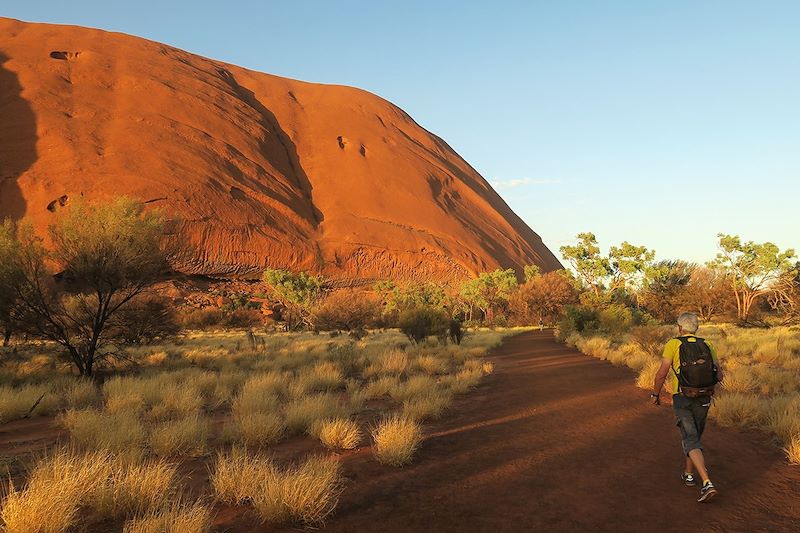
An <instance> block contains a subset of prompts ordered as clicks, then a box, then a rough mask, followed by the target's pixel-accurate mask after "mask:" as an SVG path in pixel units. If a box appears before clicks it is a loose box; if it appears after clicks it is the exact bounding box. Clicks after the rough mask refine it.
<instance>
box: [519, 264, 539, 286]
mask: <svg viewBox="0 0 800 533" xmlns="http://www.w3.org/2000/svg"><path fill="white" fill-rule="evenodd" d="M523 272H524V274H525V282H526V283H527V282H529V281H532V280H534V279H536V278H538V277H539V276H541V275H542V269H541V268H539V265H525V267H524V268H523Z"/></svg>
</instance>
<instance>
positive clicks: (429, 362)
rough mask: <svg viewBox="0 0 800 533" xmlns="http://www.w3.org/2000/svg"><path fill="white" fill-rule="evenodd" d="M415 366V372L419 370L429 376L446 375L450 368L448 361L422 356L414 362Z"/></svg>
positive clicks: (432, 356) (431, 356)
mask: <svg viewBox="0 0 800 533" xmlns="http://www.w3.org/2000/svg"><path fill="white" fill-rule="evenodd" d="M413 366H414V369H415V370H419V371H421V372H423V373H425V374H428V375H429V376H436V375H439V374H446V373H447V370H448V368H449V365H448V362H447V360H445V359H441V358H439V357H436V356H435V355H420V356H419V357H417V358H416V359H415V360H414V365H413Z"/></svg>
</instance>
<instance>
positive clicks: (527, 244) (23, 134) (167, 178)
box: [0, 19, 560, 280]
mask: <svg viewBox="0 0 800 533" xmlns="http://www.w3.org/2000/svg"><path fill="white" fill-rule="evenodd" d="M0 35H2V38H0V80H2V81H3V83H2V84H0V115H2V116H3V120H2V121H0V217H2V216H12V217H14V218H19V217H21V216H23V215H26V216H29V217H30V218H32V219H33V220H34V221H35V223H36V225H37V227H38V228H39V229H41V230H42V231H43V230H44V228H45V227H46V226H47V225H48V224H49V223H50V222H51V221H52V220H53V219H54V217H56V216H58V212H59V210H60V209H61V208H62V207H64V205H66V204H67V202H68V199H72V198H78V197H81V196H82V197H84V198H88V199H90V200H91V199H102V198H107V197H110V196H115V195H120V194H126V195H131V196H136V197H139V198H141V199H143V200H145V201H147V202H150V204H152V207H154V208H160V209H163V210H164V211H165V212H166V213H167V214H168V216H169V217H170V218H171V219H172V220H173V222H172V223H171V224H170V237H169V238H172V239H175V240H177V241H178V242H179V243H180V249H181V250H182V251H181V253H180V254H179V256H178V257H176V258H175V266H176V268H177V269H178V270H180V271H182V272H185V273H188V274H205V275H212V276H221V277H243V278H250V277H258V276H259V275H260V273H261V271H262V270H263V269H264V268H265V267H267V266H270V267H282V268H290V269H294V270H301V269H302V270H312V271H318V272H323V273H325V274H327V275H329V276H331V277H333V278H338V279H353V278H385V277H396V278H413V279H439V280H450V279H457V278H462V277H464V276H466V275H469V274H470V273H473V272H477V271H482V270H486V269H492V268H496V267H498V266H502V267H514V268H517V269H521V267H522V266H523V265H525V264H531V263H535V264H538V265H540V266H541V267H543V269H544V270H552V269H555V268H559V267H560V265H559V263H558V261H557V259H556V258H555V257H554V256H553V254H552V253H551V252H550V251H549V250H548V249H547V248H546V247H545V246H544V245H543V244H542V242H541V239H540V238H539V236H538V235H536V234H535V233H534V232H533V231H532V230H531V229H530V228H529V227H528V226H527V225H526V224H525V223H524V222H522V220H520V219H519V217H517V216H516V215H515V214H514V213H513V212H512V211H511V209H509V207H508V206H507V205H506V204H505V202H504V201H503V200H502V199H501V198H500V197H499V196H498V195H497V194H496V193H495V192H494V191H493V190H492V188H491V187H490V186H489V185H488V183H487V182H486V181H485V180H484V179H483V178H482V177H481V176H480V175H479V174H478V173H477V172H476V171H475V170H474V169H473V168H472V167H470V166H469V164H467V163H466V162H465V161H464V160H463V159H462V158H461V157H459V156H458V154H456V153H455V152H454V151H453V150H452V149H451V148H450V147H449V146H448V145H447V144H446V143H445V142H444V141H442V140H441V139H439V138H438V137H436V136H435V135H433V134H432V133H430V132H428V131H426V130H425V129H423V128H422V127H420V126H419V125H418V124H417V123H416V122H414V121H413V120H412V119H411V118H410V117H409V116H408V115H407V114H406V113H405V112H403V111H402V110H401V109H399V108H398V107H396V106H394V105H392V104H391V103H389V102H387V101H386V100H383V99H381V98H379V97H377V96H375V95H373V94H371V93H368V92H366V91H363V90H359V89H354V88H351V87H343V86H335V85H321V84H313V83H305V82H300V81H295V80H290V79H286V78H280V77H277V76H272V75H269V74H262V73H258V72H253V71H249V70H246V69H243V68H240V67H237V66H234V65H229V64H225V63H222V62H220V61H214V60H211V59H206V58H203V57H199V56H196V55H193V54H190V53H187V52H184V51H181V50H178V49H175V48H172V47H169V46H166V45H163V44H159V43H155V42H151V41H147V40H145V39H140V38H136V37H131V36H128V35H123V34H118V33H109V32H105V31H100V30H94V29H86V28H80V27H74V26H60V25H48V24H28V23H23V22H19V21H15V20H11V19H0ZM268 52H269V51H265V53H268Z"/></svg>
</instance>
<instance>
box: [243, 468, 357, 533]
mask: <svg viewBox="0 0 800 533" xmlns="http://www.w3.org/2000/svg"><path fill="white" fill-rule="evenodd" d="M341 492H342V481H341V474H340V473H339V462H338V461H336V460H335V459H331V458H327V457H322V456H313V457H311V458H309V459H306V460H305V461H304V462H303V463H302V464H300V465H299V466H296V467H291V468H288V469H285V470H279V469H277V468H274V467H273V469H272V471H271V473H270V474H269V475H268V476H267V479H266V480H265V483H264V485H263V486H262V487H261V490H260V491H258V492H257V493H256V494H254V496H253V498H252V502H253V507H255V509H256V512H258V514H259V516H260V517H261V519H262V520H264V521H267V522H277V523H283V522H293V523H299V524H304V525H320V524H322V523H323V522H324V520H325V518H326V517H327V516H328V515H329V514H331V513H332V512H333V510H334V509H335V508H336V504H337V503H338V502H339V495H340V494H341Z"/></svg>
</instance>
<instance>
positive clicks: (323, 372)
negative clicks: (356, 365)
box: [292, 361, 344, 398]
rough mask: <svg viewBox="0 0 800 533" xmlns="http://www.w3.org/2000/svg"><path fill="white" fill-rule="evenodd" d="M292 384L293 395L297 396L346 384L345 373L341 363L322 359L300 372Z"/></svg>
mask: <svg viewBox="0 0 800 533" xmlns="http://www.w3.org/2000/svg"><path fill="white" fill-rule="evenodd" d="M292 385H293V387H292V390H293V391H294V393H293V397H295V398H297V397H301V396H305V395H306V394H309V393H313V392H324V391H329V390H334V389H338V388H340V387H341V386H342V385H344V374H343V373H342V369H341V368H340V367H339V365H337V364H335V363H332V362H330V361H322V362H319V363H317V364H315V365H314V366H313V367H311V368H307V369H303V370H301V371H300V372H298V374H297V377H296V378H295V380H294V382H293V383H292Z"/></svg>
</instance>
